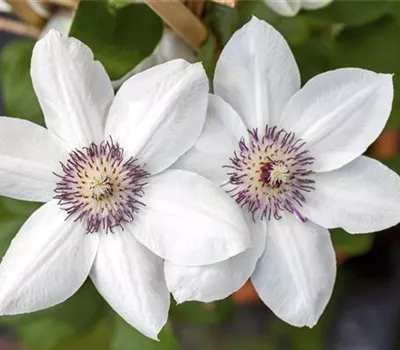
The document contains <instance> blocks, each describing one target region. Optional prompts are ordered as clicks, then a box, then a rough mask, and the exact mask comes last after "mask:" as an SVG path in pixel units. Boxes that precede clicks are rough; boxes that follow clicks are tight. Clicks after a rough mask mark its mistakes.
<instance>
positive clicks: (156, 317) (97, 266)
mask: <svg viewBox="0 0 400 350" xmlns="http://www.w3.org/2000/svg"><path fill="white" fill-rule="evenodd" d="M90 277H91V279H92V280H93V283H94V285H95V286H96V288H97V289H98V291H99V292H100V293H101V295H102V296H103V297H104V299H105V300H106V301H107V302H108V303H109V304H110V306H111V307H112V308H113V309H114V310H115V311H116V312H117V313H118V314H119V315H121V317H123V318H124V319H125V321H126V322H128V323H129V324H130V325H131V326H133V327H135V328H136V329H137V330H139V331H140V332H142V333H143V334H144V335H146V336H148V337H150V338H152V339H157V334H158V333H159V331H160V330H161V328H162V327H163V326H164V325H165V323H166V322H167V318H168V309H169V292H168V289H167V286H166V284H165V280H164V273H163V261H162V259H161V258H159V257H157V256H155V255H154V254H153V253H151V252H150V251H149V250H148V249H147V248H146V247H144V246H142V245H141V244H140V243H139V242H138V241H137V240H136V239H135V238H134V237H133V235H132V234H131V232H129V227H127V229H126V230H124V231H122V230H117V231H116V232H114V233H113V234H101V235H100V244H99V251H98V254H97V257H96V260H95V262H94V264H93V269H92V271H91V273H90Z"/></svg>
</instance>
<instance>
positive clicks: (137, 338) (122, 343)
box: [110, 316, 179, 350]
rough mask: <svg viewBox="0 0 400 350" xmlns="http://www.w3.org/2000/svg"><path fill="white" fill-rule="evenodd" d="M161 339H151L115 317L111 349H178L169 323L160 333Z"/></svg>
mask: <svg viewBox="0 0 400 350" xmlns="http://www.w3.org/2000/svg"><path fill="white" fill-rule="evenodd" d="M159 339H160V341H159V342H157V341H155V340H152V339H149V338H147V337H146V336H144V335H143V334H141V333H140V332H138V331H137V330H136V329H134V328H132V326H130V325H129V324H127V323H126V322H125V321H124V320H123V319H121V318H120V317H119V316H116V317H115V325H114V330H113V335H112V339H111V347H110V350H134V349H138V350H139V349H140V350H158V349H160V350H178V349H179V346H178V343H177V341H176V339H175V336H174V333H173V330H172V327H171V325H170V324H169V323H167V324H166V325H165V326H164V328H163V329H162V331H161V332H160V334H159Z"/></svg>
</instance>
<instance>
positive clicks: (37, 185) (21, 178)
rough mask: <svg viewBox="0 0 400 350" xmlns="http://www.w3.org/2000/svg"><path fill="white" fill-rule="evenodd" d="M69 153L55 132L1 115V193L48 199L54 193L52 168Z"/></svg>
mask: <svg viewBox="0 0 400 350" xmlns="http://www.w3.org/2000/svg"><path fill="white" fill-rule="evenodd" d="M67 155H68V149H67V147H66V146H65V145H64V144H63V142H62V141H61V140H60V139H58V138H57V137H56V136H55V135H54V134H52V133H51V132H49V131H48V130H46V129H45V128H42V127H41V126H39V125H36V124H33V123H31V122H29V121H27V120H22V119H16V118H7V117H0V194H1V195H3V196H7V197H12V198H16V199H22V200H29V201H38V202H47V201H49V200H51V199H52V198H53V197H54V188H55V187H56V183H57V177H56V176H55V175H54V174H53V172H57V171H58V170H59V168H60V164H59V162H60V161H62V160H64V158H65V157H66V156H67Z"/></svg>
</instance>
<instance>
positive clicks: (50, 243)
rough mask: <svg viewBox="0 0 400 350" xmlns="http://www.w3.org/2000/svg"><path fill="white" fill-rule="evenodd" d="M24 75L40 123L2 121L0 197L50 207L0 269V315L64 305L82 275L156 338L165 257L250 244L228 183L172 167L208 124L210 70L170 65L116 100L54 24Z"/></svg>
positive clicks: (230, 252)
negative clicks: (31, 88) (39, 110)
mask: <svg viewBox="0 0 400 350" xmlns="http://www.w3.org/2000/svg"><path fill="white" fill-rule="evenodd" d="M31 75H32V80H33V85H34V88H35V91H36V94H37V97H38V99H39V102H40V104H41V107H42V109H43V112H44V115H45V120H46V124H47V127H48V129H44V128H42V127H40V126H38V125H35V124H33V123H30V122H28V121H24V120H20V119H14V118H7V117H1V118H0V160H1V161H0V194H1V195H6V196H9V197H13V198H17V199H23V200H33V201H41V202H47V203H46V204H45V205H43V206H42V207H41V208H40V209H38V210H37V211H36V212H35V213H34V214H33V215H32V216H31V217H30V219H28V221H27V222H26V223H25V224H24V225H23V227H22V228H21V230H20V232H19V233H18V234H17V235H16V237H15V238H14V240H13V241H12V243H11V245H10V248H9V249H8V251H7V253H6V254H5V256H4V258H3V261H2V263H1V264H0V285H1V288H0V314H1V315H6V314H7V315H9V314H19V313H25V312H31V311H35V310H40V309H43V308H47V307H50V306H52V305H55V304H58V303H61V302H62V301H64V300H66V299H67V298H69V297H70V296H71V295H72V294H74V293H75V292H76V291H77V290H78V289H79V287H80V286H81V285H82V284H83V282H84V281H85V279H86V278H87V277H88V276H90V278H91V279H92V281H93V282H94V284H95V286H96V287H97V289H98V290H99V292H100V293H101V294H102V295H103V297H104V298H105V299H106V300H107V302H108V303H109V304H110V305H111V307H112V308H113V309H114V310H115V311H116V312H118V313H119V314H120V315H121V316H122V317H123V318H124V319H125V320H126V321H127V322H128V323H130V324H131V325H132V326H133V327H135V328H136V329H138V330H139V331H140V332H142V333H143V334H145V335H147V336H149V337H151V338H156V337H157V333H158V332H159V330H160V329H161V328H162V327H163V325H164V324H165V322H166V320H167V316H168V308H169V292H168V289H167V286H166V282H165V278H164V271H163V259H168V260H169V261H171V262H174V263H178V264H183V265H203V264H213V263H216V262H220V261H223V260H226V259H227V258H229V257H232V256H234V255H236V254H238V253H239V252H242V251H244V250H245V249H247V248H248V247H249V246H250V245H251V242H250V238H249V237H247V236H246V235H247V232H248V229H247V225H246V223H245V221H244V220H243V219H242V218H241V215H240V210H239V209H238V208H237V206H236V204H235V202H234V201H233V200H232V199H231V198H229V196H227V195H226V194H225V192H224V191H223V190H222V189H220V188H219V187H218V186H216V185H215V184H213V183H212V182H211V181H210V180H207V179H205V178H204V177H202V176H200V175H198V174H196V173H193V172H189V171H183V170H172V169H169V168H170V167H171V165H172V164H173V163H174V162H175V161H176V160H177V159H178V158H179V157H180V156H182V154H184V153H185V152H186V151H187V150H188V149H189V148H190V147H192V146H193V144H194V143H195V141H196V140H197V138H198V137H199V135H200V133H201V130H202V128H203V124H204V121H205V115H206V108H207V100H208V98H207V97H208V80H207V77H206V75H205V72H204V70H203V68H202V67H201V65H200V64H189V63H187V62H185V61H183V60H175V61H171V62H168V63H166V64H163V65H160V66H157V67H154V68H152V69H150V70H147V71H145V72H143V73H140V74H138V75H136V76H134V77H132V78H131V79H129V80H128V81H127V82H126V83H125V84H124V85H123V86H122V87H121V89H120V90H119V91H118V93H117V95H116V96H115V99H114V92H113V89H112V87H111V82H110V80H109V77H108V76H107V74H106V72H105V70H104V68H103V66H102V65H101V64H100V63H99V62H97V61H94V60H93V54H92V52H91V51H90V49H89V48H88V47H86V46H85V45H84V44H83V43H81V42H79V41H78V40H76V39H74V38H65V37H63V36H61V35H60V34H59V33H57V32H55V31H50V32H49V34H48V35H47V36H46V37H45V38H44V39H42V40H40V41H39V42H38V43H37V44H36V46H35V49H34V52H33V57H32V67H31ZM55 174H57V176H56V175H55Z"/></svg>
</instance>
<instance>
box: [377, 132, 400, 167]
mask: <svg viewBox="0 0 400 350" xmlns="http://www.w3.org/2000/svg"><path fill="white" fill-rule="evenodd" d="M399 149H400V147H399V130H398V129H397V128H396V129H393V130H388V131H384V132H383V133H382V134H381V135H380V136H379V137H378V139H377V140H376V141H375V142H374V143H373V145H372V148H371V150H372V154H373V156H374V157H375V158H378V159H391V158H393V157H395V156H397V155H398V153H399Z"/></svg>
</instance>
